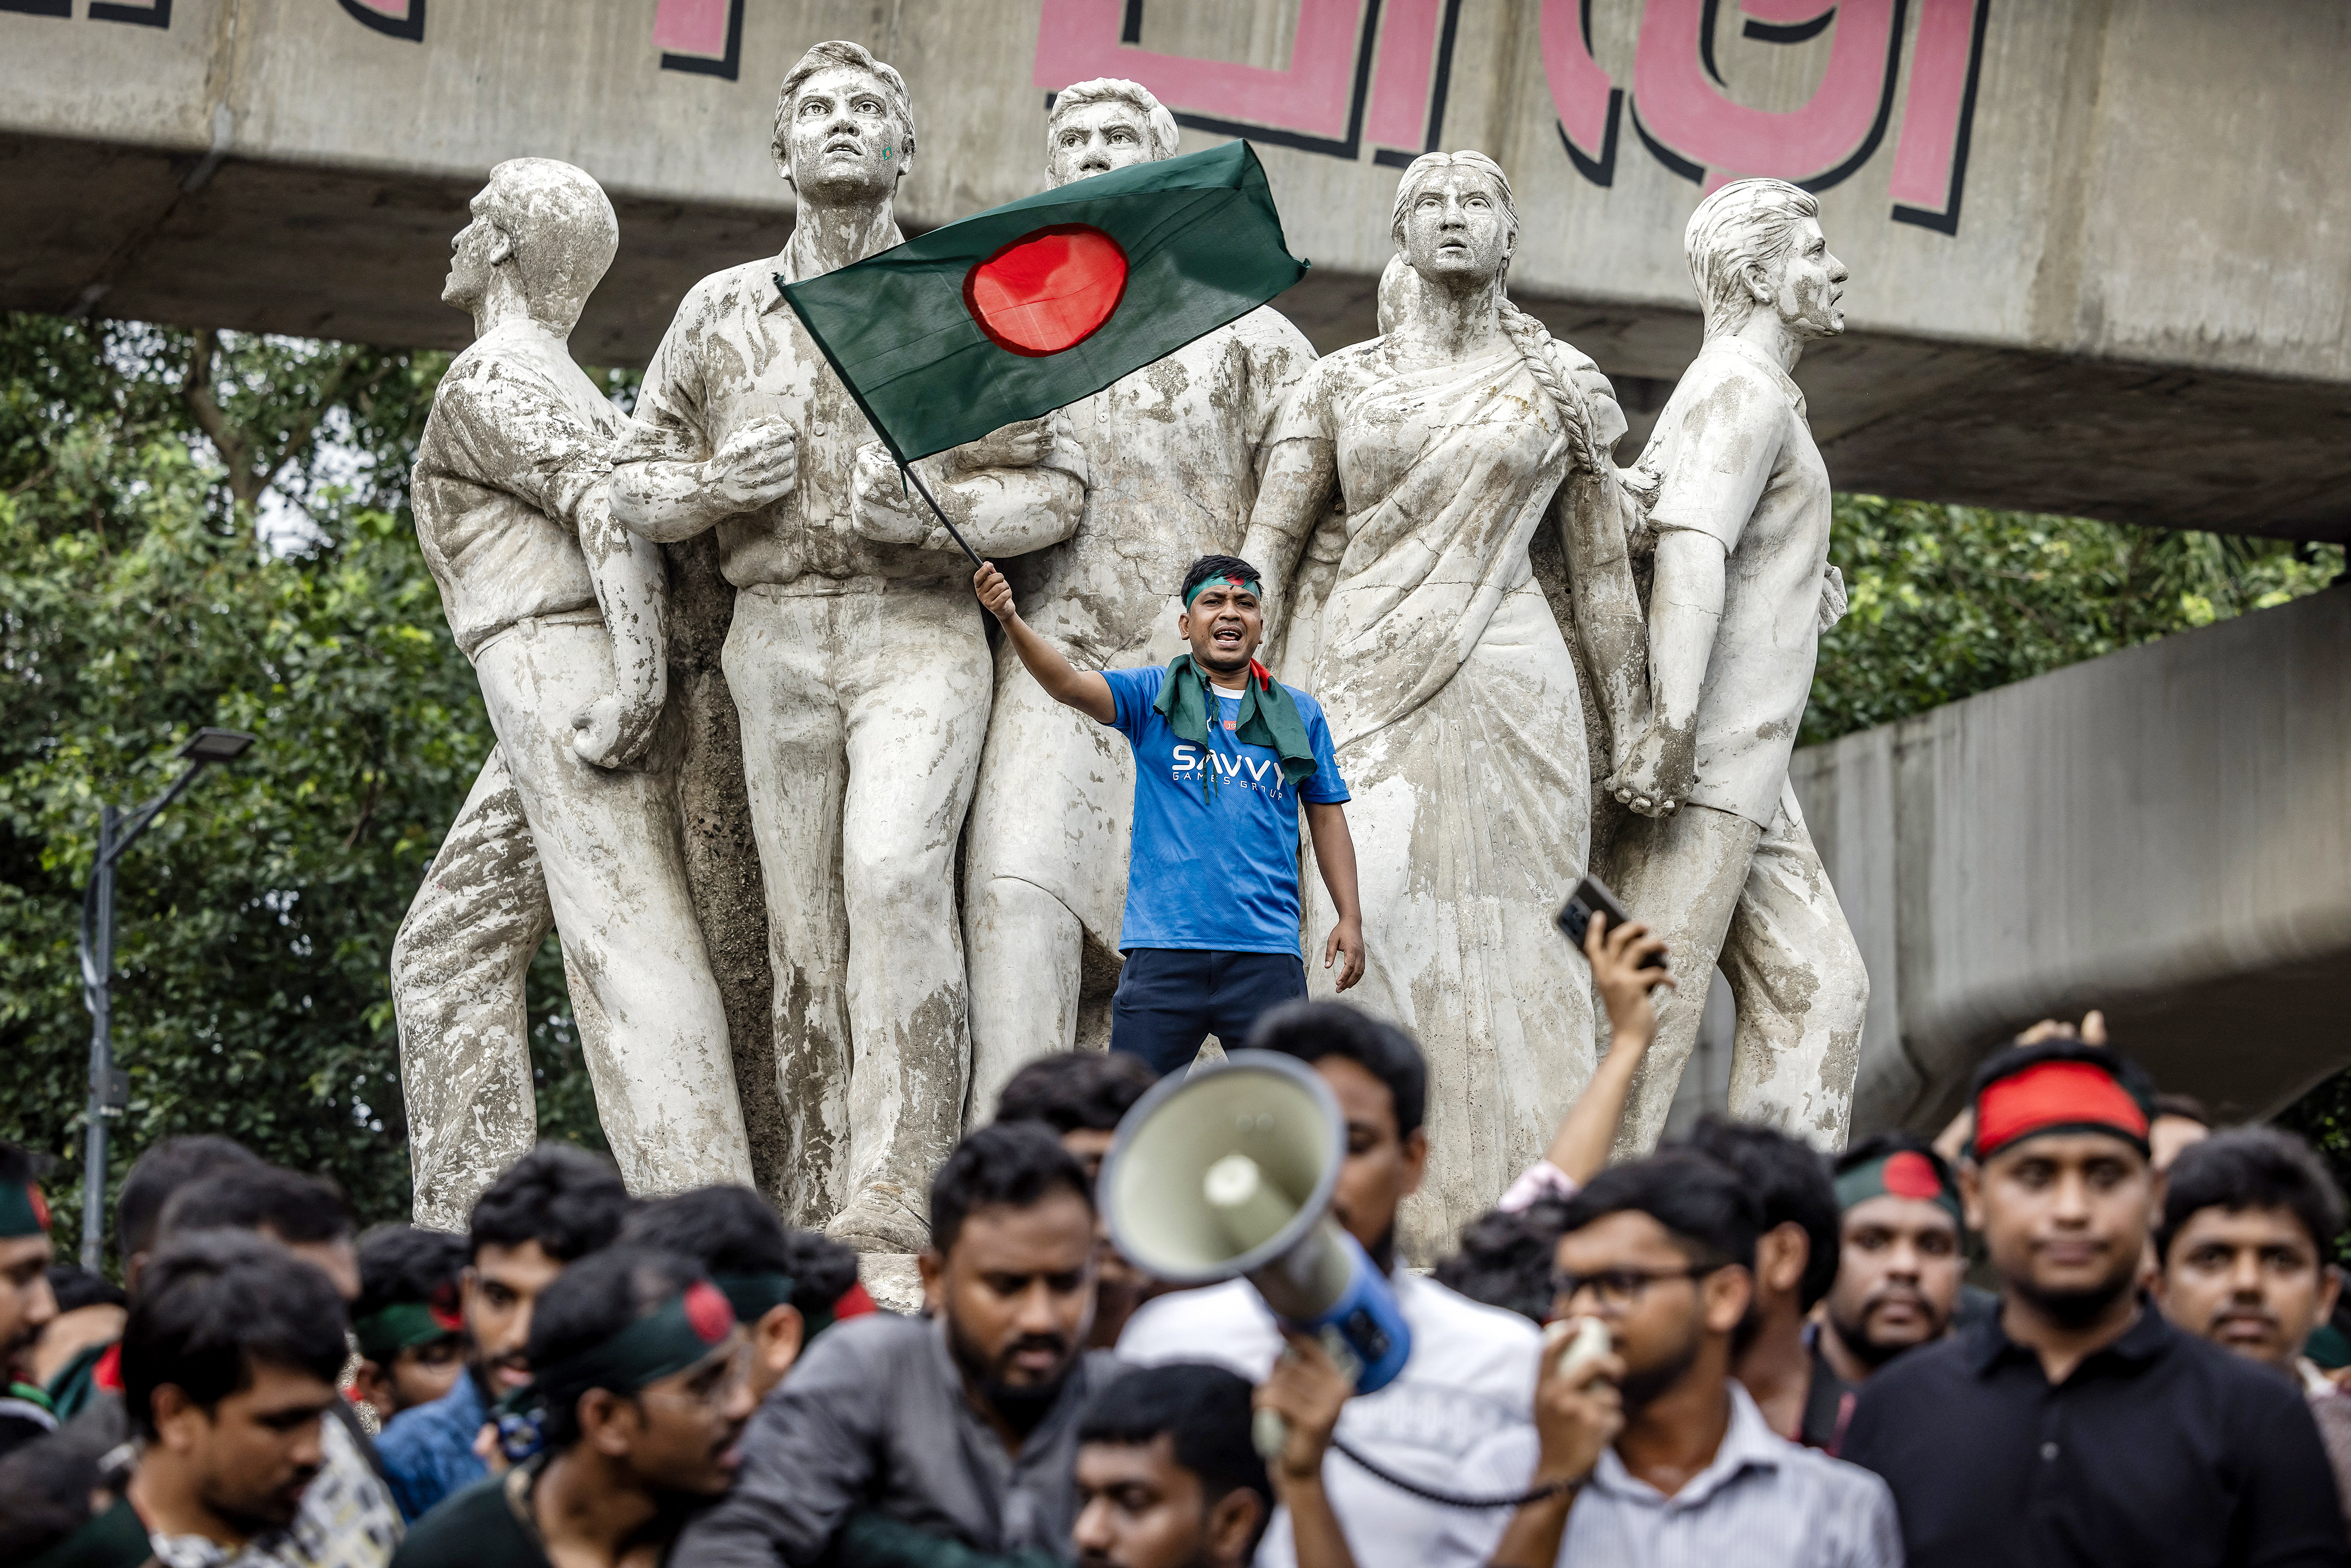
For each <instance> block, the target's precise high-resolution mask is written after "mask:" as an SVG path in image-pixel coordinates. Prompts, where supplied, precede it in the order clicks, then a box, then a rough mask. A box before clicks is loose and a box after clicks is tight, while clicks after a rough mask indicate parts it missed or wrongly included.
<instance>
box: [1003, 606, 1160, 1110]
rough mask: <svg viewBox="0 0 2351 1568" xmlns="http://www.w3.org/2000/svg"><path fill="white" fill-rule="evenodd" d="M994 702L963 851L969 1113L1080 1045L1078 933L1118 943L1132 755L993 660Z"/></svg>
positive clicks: (1082, 938) (1106, 730)
mask: <svg viewBox="0 0 2351 1568" xmlns="http://www.w3.org/2000/svg"><path fill="white" fill-rule="evenodd" d="M997 664H998V669H997V685H996V706H995V711H994V713H993V714H992V715H991V716H990V717H989V719H988V729H987V752H986V755H985V756H984V757H983V758H982V759H981V762H980V765H979V786H978V790H977V794H976V795H975V797H974V799H973V802H972V810H971V832H970V836H969V841H968V843H967V846H966V848H965V861H964V905H963V907H964V933H965V941H966V943H967V946H968V950H969V953H970V959H971V965H970V967H971V1122H972V1124H973V1125H974V1126H978V1125H981V1124H985V1123H986V1122H987V1120H988V1119H989V1118H991V1117H992V1116H994V1115H995V1113H996V1101H997V1097H998V1095H1000V1094H1001V1093H1003V1092H1004V1085H1005V1084H1006V1082H1008V1081H1009V1080H1010V1079H1011V1077H1012V1075H1013V1074H1014V1073H1015V1072H1018V1071H1020V1069H1021V1067H1022V1066H1023V1065H1025V1064H1026V1063H1028V1062H1029V1061H1033V1060H1034V1059H1036V1058H1037V1057H1040V1056H1042V1055H1044V1054H1045V1053H1046V1052H1048V1051H1067V1050H1069V1049H1071V1046H1072V1045H1074V1044H1075V1043H1076V1042H1077V1031H1078V993H1079V989H1080V986H1081V981H1082V979H1083V975H1082V972H1081V971H1082V969H1083V960H1084V956H1085V942H1086V938H1087V937H1088V936H1092V938H1093V940H1094V941H1095V942H1096V943H1097V944H1098V945H1099V946H1101V947H1102V948H1103V949H1105V950H1115V949H1116V947H1117V946H1118V927H1119V920H1120V917H1121V914H1122V911H1123V906H1124V904H1125V902H1126V854H1127V837H1128V831H1129V821H1130V818H1131V817H1132V816H1133V814H1134V751H1133V750H1132V748H1130V747H1128V746H1127V744H1126V740H1125V737H1123V736H1121V735H1120V734H1119V733H1118V731H1116V730H1114V729H1113V728H1111V727H1109V726H1107V725H1100V724H1096V723H1095V722H1094V721H1093V720H1092V719H1090V718H1088V717H1086V716H1085V715H1083V714H1081V713H1078V712H1076V711H1075V710H1073V709H1071V708H1066V707H1063V706H1061V704H1059V703H1057V702H1055V701H1054V700H1053V699H1052V698H1051V697H1050V696H1047V695H1045V692H1044V688H1043V687H1041V686H1040V685H1038V684H1037V683H1036V681H1034V680H1033V679H1031V678H1030V677H1029V672H1028V671H1026V670H1024V669H1022V668H1021V667H1020V663H1019V659H1018V657H1017V656H1015V655H1014V653H1013V652H1012V649H1011V647H1010V645H1009V644H1007V645H1006V646H1005V647H1004V649H1003V650H1002V651H1001V653H1000V654H999V656H998V661H997Z"/></svg>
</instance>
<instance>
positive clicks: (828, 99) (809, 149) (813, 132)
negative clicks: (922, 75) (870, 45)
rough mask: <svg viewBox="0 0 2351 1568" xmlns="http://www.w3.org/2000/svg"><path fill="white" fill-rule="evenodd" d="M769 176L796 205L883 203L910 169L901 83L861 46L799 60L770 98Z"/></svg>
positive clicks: (909, 121)
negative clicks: (772, 172)
mask: <svg viewBox="0 0 2351 1568" xmlns="http://www.w3.org/2000/svg"><path fill="white" fill-rule="evenodd" d="M769 151H770V152H771V153H772V154H773V155H774V157H775V160H776V172H778V173H779V174H781V175H782V176H783V177H784V183H786V184H788V185H789V186H791V188H792V190H793V192H794V193H796V194H797V195H798V196H799V199H800V200H801V201H803V202H815V203H817V204H820V205H824V206H856V205H859V204H869V203H876V202H883V201H887V200H888V199H889V198H890V196H891V194H892V193H893V192H894V191H896V190H897V188H898V182H899V181H900V180H902V179H904V177H905V174H906V172H907V171H908V170H909V169H911V168H913V167H914V109H913V106H911V105H910V104H909V103H908V102H907V101H906V82H905V78H903V77H901V76H900V75H899V74H898V73H897V72H896V71H894V70H893V69H891V68H889V67H888V66H886V65H883V63H882V62H881V61H880V60H877V59H875V58H874V57H872V54H870V53H868V52H867V51H866V49H865V48H864V47H863V46H862V45H859V44H852V43H848V42H845V41H842V40H839V39H836V40H834V41H833V42H831V43H827V44H819V45H817V46H816V47H814V48H812V49H810V51H809V52H808V53H807V54H805V55H802V56H801V57H800V62H799V64H798V65H796V66H794V67H793V68H791V70H790V72H789V74H788V75H787V76H786V77H785V78H784V85H783V88H782V89H781V90H780V91H778V93H777V94H776V133H775V139H774V141H772V142H771V143H770V146H769Z"/></svg>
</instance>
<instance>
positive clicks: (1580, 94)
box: [1542, 0, 1625, 185]
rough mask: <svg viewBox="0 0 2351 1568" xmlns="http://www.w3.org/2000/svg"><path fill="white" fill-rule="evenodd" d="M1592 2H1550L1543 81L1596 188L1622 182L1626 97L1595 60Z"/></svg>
mask: <svg viewBox="0 0 2351 1568" xmlns="http://www.w3.org/2000/svg"><path fill="white" fill-rule="evenodd" d="M1591 25H1592V6H1591V3H1590V0H1583V3H1582V4H1579V3H1578V0H1544V4H1543V8H1542V63H1543V78H1544V79H1545V80H1546V81H1548V82H1549V83H1550V84H1551V101H1552V108H1553V109H1555V110H1558V111H1559V139H1560V141H1562V143H1563V144H1564V145H1565V146H1566V148H1567V156H1568V160H1569V162H1573V164H1574V165H1575V168H1576V172H1578V173H1580V174H1582V175H1583V177H1584V178H1585V179H1587V180H1589V181H1591V182H1592V183H1593V184H1595V185H1607V184H1612V183H1614V182H1615V178H1616V120H1617V115H1618V112H1619V111H1620V110H1623V108H1624V107H1625V93H1624V90H1623V89H1620V88H1619V87H1617V85H1616V84H1615V83H1614V81H1612V80H1610V79H1609V76H1608V73H1607V72H1606V71H1604V70H1603V69H1601V68H1600V62H1599V61H1597V60H1595V59H1593V57H1592V33H1591Z"/></svg>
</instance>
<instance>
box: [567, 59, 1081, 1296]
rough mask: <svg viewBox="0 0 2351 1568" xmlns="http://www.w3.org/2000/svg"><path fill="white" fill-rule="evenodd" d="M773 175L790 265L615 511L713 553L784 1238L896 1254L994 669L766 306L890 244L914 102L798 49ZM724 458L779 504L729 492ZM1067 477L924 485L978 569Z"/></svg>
mask: <svg viewBox="0 0 2351 1568" xmlns="http://www.w3.org/2000/svg"><path fill="white" fill-rule="evenodd" d="M770 151H771V153H772V156H773V158H774V160H775V164H776V168H777V171H778V173H779V174H780V175H781V176H782V177H783V179H784V180H785V181H786V182H787V183H789V184H790V185H791V187H792V189H793V192H794V193H795V195H796V196H797V197H798V200H799V219H798V222H797V224H796V225H795V226H794V228H793V230H792V235H791V238H790V239H789V241H788V242H787V243H786V245H785V246H784V250H783V254H782V255H780V256H771V257H764V258H762V259H760V260H758V261H753V262H747V263H746V264H744V265H743V266H740V267H732V268H729V269H728V270H726V271H725V272H721V273H717V274H716V275H714V276H712V277H706V278H705V279H704V280H703V281H702V282H700V283H698V284H696V285H695V287H694V288H693V290H692V291H691V292H689V293H688V294H687V295H686V297H685V300H684V303H683V304H682V305H680V306H679V307H678V311H677V316H676V319H674V321H673V322H672V323H671V324H670V329H669V331H668V333H667V335H666V336H664V338H663V340H662V343H661V347H660V348H659V349H658V350H655V352H654V355H653V363H652V365H651V366H650V367H648V368H647V370H646V371H645V380H644V386H643V392H641V393H640V394H639V397H638V402H637V408H636V418H637V421H638V423H639V424H640V426H641V427H642V430H641V433H640V434H639V437H638V440H637V444H636V445H635V446H634V447H633V448H632V450H631V451H630V452H628V453H625V454H623V455H622V459H621V460H620V461H619V463H618V464H617V465H616V467H615V469H614V474H613V481H612V503H613V512H614V515H615V516H616V517H618V518H619V519H620V520H621V521H622V523H623V524H624V525H625V526H626V527H627V528H629V529H630V530H631V531H632V532H633V533H635V534H636V535H637V536H638V537H640V538H646V539H653V540H656V541H662V542H669V541H675V540H680V539H684V538H692V537H694V536H695V535H698V534H700V533H702V532H703V531H704V530H705V529H713V528H715V529H716V533H717V539H718V548H719V556H720V565H721V570H723V572H724V574H725V576H726V580H727V581H728V582H729V583H731V584H732V585H733V586H734V589H735V607H734V620H733V623H732V625H731V626H730V628H729V630H728V632H727V635H726V650H725V653H724V655H723V659H722V665H723V668H724V670H725V674H726V685H727V687H728V689H729V690H730V691H731V692H732V694H733V697H734V703H735V706H736V708H737V712H738V714H739V716H740V719H741V724H742V745H743V767H744V775H745V782H746V784H747V791H748V795H749V800H750V810H751V819H752V831H753V833H754V835H755V837H756V839H757V841H758V852H759V864H760V874H761V878H762V881H763V883H764V886H765V892H766V896H767V907H768V957H769V962H770V965H771V967H772V969H773V971H774V981H775V992H774V1025H775V1051H776V1066H775V1071H776V1074H777V1082H778V1091H779V1092H780V1095H781V1097H782V1100H783V1105H784V1116H785V1122H786V1130H785V1139H786V1144H787V1159H786V1162H785V1163H786V1164H787V1166H788V1167H789V1169H791V1170H793V1171H794V1172H796V1173H798V1179H799V1188H798V1190H797V1191H796V1192H795V1193H794V1194H793V1199H792V1203H791V1208H792V1210H793V1213H792V1218H794V1220H795V1221H796V1222H797V1223H799V1224H802V1225H810V1226H816V1225H822V1226H824V1227H825V1228H826V1230H827V1232H828V1233H829V1234H831V1236H833V1237H834V1238H835V1239H839V1240H842V1241H845V1242H848V1243H850V1244H851V1245H852V1246H856V1247H859V1248H862V1249H867V1250H876V1251H893V1252H912V1251H917V1250H920V1249H922V1248H923V1247H925V1246H926V1245H927V1244H928V1238H929V1224H928V1217H927V1213H926V1209H927V1201H926V1199H927V1193H928V1189H929V1184H930V1177H931V1173H932V1171H933V1169H934V1168H935V1166H937V1164H938V1162H939V1161H940V1160H942V1159H944V1158H945V1157H946V1153H947V1150H948V1149H949V1148H950V1147H952V1146H953V1145H954V1143H955V1141H956V1137H957V1136H958V1135H959V1134H960V1132H961V1128H962V1120H963V1101H964V1078H965V1069H966V1064H967V1060H968V1056H967V1053H968V1049H969V1047H968V1036H967V1029H966V1023H965V1016H966V1004H965V990H964V961H963V943H962V939H961V933H960V930H959V928H958V925H957V921H956V899H955V883H954V857H955V852H956V841H957V838H958V836H959V835H960V833H961V831H962V829H963V820H964V814H965V811H966V810H967V807H968V806H969V804H970V800H971V790H972V782H973V777H974V775H975V774H976V773H977V769H978V766H979V756H980V745H981V741H982V739H983V737H984V736H985V734H986V732H987V710H988V686H989V679H988V656H987V641H986V638H985V635H984V634H983V632H982V630H981V616H980V612H979V609H978V606H977V602H976V601H974V599H973V597H972V593H971V589H970V587H969V575H970V567H969V565H968V563H967V562H966V561H964V559H962V557H961V556H960V555H959V554H956V553H953V547H952V546H947V547H946V548H944V549H943V548H939V547H940V546H941V545H943V544H945V540H944V538H932V537H931V535H932V533H933V532H934V531H935V528H934V527H933V526H932V525H929V524H927V523H925V524H922V525H920V526H910V525H908V523H907V516H908V515H907V514H906V513H904V512H903V511H899V512H893V511H890V510H889V509H888V508H886V507H885V508H880V509H876V508H874V507H862V506H861V505H859V501H858V497H859V496H860V495H861V494H870V493H873V492H877V491H878V490H879V488H880V485H879V479H880V476H879V475H877V474H875V473H873V472H871V468H872V464H871V460H870V457H869V458H868V459H866V460H861V459H860V457H859V449H860V448H861V447H862V446H865V445H867V444H870V443H871V442H872V440H873V434H874V433H873V430H872V426H871V425H869V424H868V423H866V421H865V418H864V416H863V414H862V413H860V412H859V410H858V407H857V404H856V402H854V401H853V400H852V398H851V396H850V394H849V391H848V389H847V388H846V387H845V386H843V385H842V384H841V381H840V378H839V377H838V376H836V375H835V374H834V373H833V371H832V370H831V367H830V366H829V365H828V364H827V363H826V362H825V360H824V357H823V355H822V354H821V353H820V351H819V350H818V349H817V346H816V344H815V342H814V341H813V340H811V339H810V337H809V336H808V333H807V330H806V329H804V328H803V327H802V326H801V325H800V322H799V318H798V317H797V316H796V315H794V314H793V312H792V310H791V308H790V307H789V305H788V304H787V303H786V302H785V300H784V298H783V295H782V292H781V290H780V289H779V288H778V285H777V278H778V276H779V275H780V276H781V277H783V278H784V279H786V280H787V281H793V280H798V279H800V278H807V277H816V276H818V275H820V274H822V273H826V272H830V271H832V270H834V269H836V268H838V267H846V266H849V265H850V264H852V263H853V262H857V261H861V260H862V259H864V258H865V257H867V256H872V255H875V254H876V253H878V252H880V251H883V250H885V249H888V248H889V247H890V246H894V245H897V244H900V243H902V241H903V240H904V235H901V234H900V233H899V231H898V226H897V224H896V222H895V221H894V220H893V216H892V203H893V196H894V194H895V192H896V190H897V184H898V182H899V180H900V179H902V178H903V177H904V175H905V173H906V172H907V170H908V169H909V168H911V167H912V165H913V162H914V115H913V111H912V109H911V107H910V106H909V104H908V102H907V99H906V88H905V83H904V81H903V80H902V79H901V78H900V77H899V75H898V73H897V72H896V71H895V70H893V69H892V68H890V67H889V66H887V65H884V64H883V63H882V62H880V61H878V60H876V59H875V58H874V57H872V55H871V54H869V53H867V52H866V51H865V50H864V49H863V48H862V47H859V46H858V45H856V44H852V43H840V42H835V43H824V44H819V45H817V46H816V47H814V48H812V49H810V51H809V52H808V53H807V55H805V56H804V57H802V58H801V59H800V61H799V64H797V65H795V66H794V67H793V68H792V69H791V71H790V73H789V75H788V76H786V77H785V78H784V82H783V87H782V90H781V92H780V93H779V94H778V99H777V105H776V119H775V130H774V136H773V139H772V141H771V143H770ZM753 454H758V456H756V457H754V456H752V455H753ZM737 459H741V460H744V461H747V462H751V463H753V464H754V465H755V466H756V472H755V473H753V475H752V476H753V477H756V478H758V479H760V480H761V481H763V482H772V484H771V485H767V484H764V483H763V487H760V488H758V489H756V490H746V489H744V488H741V487H737V486H730V485H728V484H727V483H726V482H725V481H724V479H723V477H722V474H723V471H724V470H726V467H727V465H728V464H729V463H730V462H733V461H736V460H737ZM1081 465H1082V459H1081V457H1080V456H1079V455H1078V454H1077V453H1076V452H1075V451H1074V449H1071V448H1069V447H1068V446H1067V444H1066V443H1063V442H1060V441H1058V440H1057V439H1056V438H1055V437H1054V435H1053V433H1052V427H1051V424H1050V422H1032V423H1030V424H1029V425H1024V426H1018V427H1012V428H1010V429H1008V430H1006V431H999V432H998V433H996V434H993V435H990V436H988V437H987V438H985V439H984V440H983V441H981V442H978V443H975V444H973V445H972V446H970V447H966V448H962V449H959V450H958V451H957V452H955V453H951V454H947V455H944V456H943V457H942V458H941V459H939V460H937V461H936V462H935V463H934V464H931V465H926V466H925V473H928V474H932V475H934V476H935V478H936V479H937V480H938V481H939V482H940V484H945V485H946V491H945V493H942V494H940V497H939V498H940V501H941V503H942V505H943V506H945V507H947V508H948V510H949V511H950V513H951V514H957V513H959V514H960V515H959V516H958V517H956V521H957V523H958V525H959V526H960V527H962V528H963V529H964V532H965V536H966V537H967V538H969V539H970V540H971V541H972V543H973V545H974V546H975V547H977V548H978V549H982V550H987V551H1004V552H1011V551H1018V550H1021V549H1035V548H1037V547H1038V546H1040V545H1043V544H1047V543H1050V542H1051V541H1052V540H1054V539H1058V538H1063V537H1066V536H1067V534H1068V532H1069V529H1070V528H1071V525H1072V524H1073V523H1074V521H1075V520H1076V517H1077V514H1078V507H1079V506H1080V504H1081V500H1082V498H1083V495H1084V483H1083V480H1082V478H1081ZM861 469H864V470H867V471H866V472H865V473H864V474H863V482H862V485H861V483H860V471H861ZM889 484H890V486H891V487H892V488H893V489H894V487H895V486H896V484H897V480H896V478H895V476H894V475H893V476H890V480H889ZM934 488H935V490H936V489H938V488H939V484H935V485H934Z"/></svg>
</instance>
